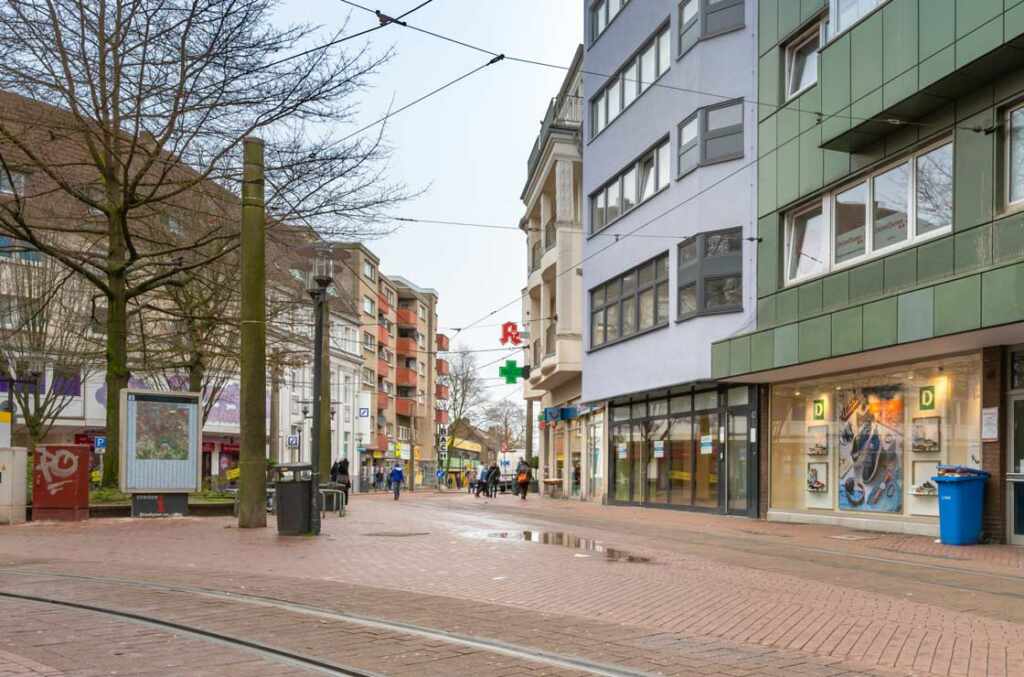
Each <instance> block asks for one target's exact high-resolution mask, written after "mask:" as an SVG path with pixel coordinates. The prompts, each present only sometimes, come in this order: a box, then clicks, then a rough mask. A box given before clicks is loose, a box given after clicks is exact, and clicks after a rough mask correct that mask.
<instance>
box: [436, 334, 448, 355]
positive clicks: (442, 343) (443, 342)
mask: <svg viewBox="0 0 1024 677" xmlns="http://www.w3.org/2000/svg"><path fill="white" fill-rule="evenodd" d="M437 349H438V350H440V351H441V352H445V351H447V350H448V337H447V336H446V335H445V334H438V335H437Z"/></svg>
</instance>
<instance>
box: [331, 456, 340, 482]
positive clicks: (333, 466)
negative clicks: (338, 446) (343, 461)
mask: <svg viewBox="0 0 1024 677" xmlns="http://www.w3.org/2000/svg"><path fill="white" fill-rule="evenodd" d="M337 481H338V462H337V461H335V462H334V463H333V464H331V482H337Z"/></svg>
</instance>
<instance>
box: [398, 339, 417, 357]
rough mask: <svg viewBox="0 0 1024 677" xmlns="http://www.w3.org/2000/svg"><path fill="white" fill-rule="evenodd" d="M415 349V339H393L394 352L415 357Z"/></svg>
mask: <svg viewBox="0 0 1024 677" xmlns="http://www.w3.org/2000/svg"><path fill="white" fill-rule="evenodd" d="M417 350H418V348H417V347H416V339H411V338H405V337H399V338H398V340H396V341H395V352H396V353H398V354H399V355H407V356H409V357H415V356H416V352H417Z"/></svg>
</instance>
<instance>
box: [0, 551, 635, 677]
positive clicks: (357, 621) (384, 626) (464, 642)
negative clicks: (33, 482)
mask: <svg viewBox="0 0 1024 677" xmlns="http://www.w3.org/2000/svg"><path fill="white" fill-rule="evenodd" d="M5 576H6V577H12V576H18V577H24V578H32V579H36V581H37V582H38V581H40V580H43V581H45V580H46V579H56V580H68V581H79V582H88V583H93V584H100V585H107V586H112V587H115V588H116V587H132V588H136V589H142V590H148V591H153V592H161V593H173V594H181V595H191V596H196V597H202V598H206V599H214V600H219V601H229V602H233V603H237V604H244V605H249V606H254V607H263V608H269V609H274V610H277V611H282V612H287V613H292V614H299V615H303V616H308V617H313V618H316V619H318V620H320V621H336V622H341V623H347V624H352V625H355V626H360V627H362V628H369V629H373V630H376V631H387V632H393V633H396V634H399V635H405V636H409V637H417V638H422V639H428V640H432V641H440V642H445V643H447V644H451V645H455V646H458V647H462V648H464V649H469V650H474V651H482V652H485V653H491V654H498V655H502V656H506V657H510V658H514V659H517V660H520V661H524V662H527V663H533V664H542V665H545V666H549V667H554V668H560V669H566V670H572V671H581V672H586V673H589V674H593V675H599V676H601V677H637V676H640V677H642V676H643V675H645V674H646V673H643V672H638V671H637V670H636V669H633V668H627V667H624V666H619V665H612V664H606V663H598V662H595V661H590V660H587V659H584V658H579V657H576V656H568V655H562V654H557V653H553V652H550V651H545V650H543V649H539V648H535V647H529V646H522V645H518V644H512V643H509V642H503V641H501V640H496V639H491V638H485V637H476V636H470V635H464V634H460V633H454V632H449V631H447V630H440V629H436V628H430V627H425V626H421V625H416V624H412V623H404V622H401V621H393V620H388V619H383V618H376V617H371V616H367V615H363V614H355V613H350V612H344V611H337V610H334V609H327V608H323V607H316V606H312V605H307V604H303V603H300V602H293V601H289V600H285V599H280V598H277V597H269V596H264V595H254V594H249V593H237V592H229V591H224V590H217V589H214V588H205V587H200V586H192V585H181V584H171V583H156V582H152V581H142V580H137V579H129V578H122V577H115V576H92V575H83V574H70V573H63V572H49V571H26V570H19V569H12V568H0V577H5ZM0 598H9V599H17V600H22V601H26V602H34V603H39V604H49V605H51V606H56V607H65V608H71V609H77V610H80V611H87V612H92V613H97V614H104V615H107V616H110V617H116V618H119V619H122V620H126V621H129V622H134V623H141V624H144V625H149V626H151V627H154V628H158V629H163V630H171V631H174V632H179V633H183V634H186V635H188V636H191V637H195V638H199V639H204V640H207V641H212V642H216V643H220V644H223V645H227V646H234V647H237V648H241V649H245V650H248V651H251V652H255V653H256V654H259V655H260V656H262V657H263V658H269V659H272V660H276V661H278V662H282V663H286V664H289V665H292V666H297V667H303V668H307V669H310V670H313V671H314V672H318V673H320V674H331V675H353V676H358V677H381V675H382V674H386V673H376V672H368V671H364V670H360V669H357V668H353V667H349V666H344V665H340V664H337V663H332V662H329V661H324V660H321V659H317V658H315V657H310V656H305V655H301V654H298V653H296V652H294V651H290V650H288V649H285V648H281V647H276V646H271V645H269V644H265V643H262V642H256V641H251V640H246V639H242V638H239V637H234V636H231V635H227V634H224V633H220V632H215V631H211V630H207V629H203V628H197V627H193V626H190V625H186V624H184V623H179V622H176V621H173V620H168V619H164V618H158V617H156V616H153V615H150V614H143V613H137V612H135V611H125V610H123V609H115V608H112V607H108V606H101V605H98V604H91V603H84V602H75V601H68V600H60V599H55V598H52V597H46V596H42V595H34V594H28V593H23V592H10V591H7V590H0Z"/></svg>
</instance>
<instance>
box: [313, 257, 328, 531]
mask: <svg viewBox="0 0 1024 677" xmlns="http://www.w3.org/2000/svg"><path fill="white" fill-rule="evenodd" d="M329 254H330V252H329V251H327V250H323V249H322V250H320V251H319V252H317V256H316V258H315V259H314V260H313V273H312V275H310V280H309V287H308V289H307V291H308V292H309V295H310V297H311V298H312V299H313V307H314V311H315V317H316V320H315V321H316V325H315V327H316V329H315V331H314V332H313V439H312V440H311V444H310V446H309V448H310V455H309V458H310V461H311V462H312V464H313V478H312V479H313V504H312V506H311V510H312V514H311V515H310V531H311V532H312V534H313V535H314V536H317V535H319V534H320V451H321V449H320V426H322V425H323V424H324V422H323V421H322V420H321V418H320V400H321V397H320V389H321V383H322V379H323V373H322V372H323V363H324V360H323V351H324V321H325V317H324V316H325V315H326V313H325V312H324V310H325V308H326V303H325V301H326V299H327V287H328V285H330V284H331V282H332V281H333V280H334V261H333V260H331V258H330V255H329ZM328 453H330V452H329V451H328Z"/></svg>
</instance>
